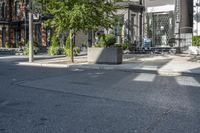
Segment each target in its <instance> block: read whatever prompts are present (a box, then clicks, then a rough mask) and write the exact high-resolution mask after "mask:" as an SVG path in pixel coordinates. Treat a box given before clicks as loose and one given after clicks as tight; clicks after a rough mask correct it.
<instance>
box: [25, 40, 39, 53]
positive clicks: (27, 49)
mask: <svg viewBox="0 0 200 133" xmlns="http://www.w3.org/2000/svg"><path fill="white" fill-rule="evenodd" d="M38 49H39V48H38V47H36V46H33V52H34V54H37V53H38ZM25 55H29V42H27V43H26V44H25Z"/></svg>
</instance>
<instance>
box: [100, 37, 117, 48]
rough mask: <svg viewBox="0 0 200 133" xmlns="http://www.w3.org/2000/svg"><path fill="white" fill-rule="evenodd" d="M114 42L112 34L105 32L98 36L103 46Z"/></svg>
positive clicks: (109, 45) (111, 44)
mask: <svg viewBox="0 0 200 133" xmlns="http://www.w3.org/2000/svg"><path fill="white" fill-rule="evenodd" d="M115 43H116V37H115V35H113V34H106V35H103V36H102V37H101V38H100V45H102V46H104V47H111V46H113V45H114V44H115Z"/></svg>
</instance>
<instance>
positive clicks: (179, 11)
mask: <svg viewBox="0 0 200 133" xmlns="http://www.w3.org/2000/svg"><path fill="white" fill-rule="evenodd" d="M145 7H146V19H145V27H146V30H145V31H144V32H145V34H146V36H148V37H149V38H151V40H152V46H153V47H163V46H164V47H165V46H166V47H168V46H173V47H185V46H187V47H188V46H189V45H192V29H193V0H167V1H163V0H145Z"/></svg>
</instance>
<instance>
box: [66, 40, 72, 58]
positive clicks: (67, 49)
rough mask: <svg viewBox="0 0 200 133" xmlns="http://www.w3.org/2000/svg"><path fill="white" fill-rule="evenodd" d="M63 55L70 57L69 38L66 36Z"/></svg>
mask: <svg viewBox="0 0 200 133" xmlns="http://www.w3.org/2000/svg"><path fill="white" fill-rule="evenodd" d="M65 55H66V56H67V57H70V56H71V49H70V36H68V38H67V41H66V47H65Z"/></svg>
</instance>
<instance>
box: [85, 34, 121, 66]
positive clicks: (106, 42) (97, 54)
mask: <svg viewBox="0 0 200 133" xmlns="http://www.w3.org/2000/svg"><path fill="white" fill-rule="evenodd" d="M115 43H116V37H115V35H113V34H106V35H103V36H101V39H100V41H99V42H98V44H96V45H95V47H91V48H88V62H90V63H97V64H121V63H122V48H121V47H117V46H116V45H115Z"/></svg>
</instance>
